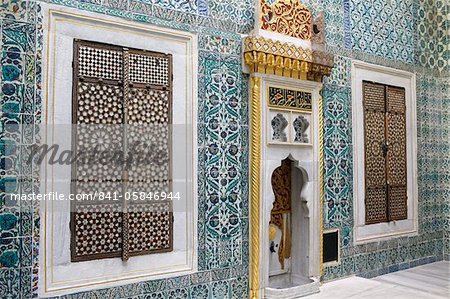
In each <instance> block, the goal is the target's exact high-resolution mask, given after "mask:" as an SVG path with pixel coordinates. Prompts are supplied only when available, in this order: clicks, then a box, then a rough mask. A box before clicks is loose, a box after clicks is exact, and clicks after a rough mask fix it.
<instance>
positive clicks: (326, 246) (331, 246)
mask: <svg viewBox="0 0 450 299" xmlns="http://www.w3.org/2000/svg"><path fill="white" fill-rule="evenodd" d="M338 238H339V234H338V231H333V232H327V233H324V234H323V262H324V263H328V262H337V261H338V259H339V257H338V256H339V255H338V251H339V248H338V244H339V241H338Z"/></svg>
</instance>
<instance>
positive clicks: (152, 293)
mask: <svg viewBox="0 0 450 299" xmlns="http://www.w3.org/2000/svg"><path fill="white" fill-rule="evenodd" d="M440 1H441V2H440ZM442 1H443V0H438V1H425V0H408V1H400V0H391V1H388V2H386V1H380V0H377V1H372V2H367V1H361V0H322V1H305V4H307V5H308V4H311V5H312V8H313V12H314V14H316V13H317V12H318V11H320V10H321V9H322V8H325V16H326V23H327V25H326V26H327V27H326V28H327V32H326V34H327V42H328V48H329V50H330V51H332V52H334V53H335V54H336V55H337V57H336V67H335V68H334V70H333V73H332V75H331V77H330V78H327V79H326V84H325V88H324V91H323V95H324V111H323V113H324V120H325V122H324V124H325V127H324V143H325V144H324V148H325V152H324V154H325V166H324V167H325V169H324V172H325V186H324V191H325V192H324V194H325V202H324V207H323V209H324V226H325V228H334V227H338V228H341V236H342V242H341V246H342V248H341V249H342V252H341V253H342V258H343V259H342V263H341V264H340V265H338V266H334V267H327V268H325V272H324V279H325V280H329V279H333V278H337V277H342V276H346V275H350V274H359V275H363V276H366V277H371V276H375V275H379V274H383V273H386V272H390V271H395V270H398V269H403V268H408V267H411V266H414V265H418V264H422V263H427V262H430V261H434V260H436V259H441V258H442V253H443V247H445V251H444V252H445V254H444V256H446V257H447V258H448V257H449V254H450V239H449V236H450V230H449V223H450V219H449V216H448V215H449V210H450V199H449V195H450V185H449V184H448V183H447V184H445V183H443V182H449V181H450V174H449V172H448V169H449V168H450V167H449V165H448V164H449V161H450V158H449V150H450V149H449V142H448V140H449V135H448V134H449V133H448V127H449V115H448V110H449V108H450V107H449V102H450V99H449V90H450V84H449V81H448V78H447V79H443V78H442V77H443V74H444V73H441V71H443V70H445V68H446V67H448V65H447V62H446V61H447V60H449V59H450V55H448V53H449V51H448V48H447V52H446V51H445V50H441V48H442V47H440V46H439V45H440V44H445V43H446V42H447V44H448V42H449V41H450V39H449V36H448V35H447V36H445V34H444V35H442V34H441V33H440V32H436V31H437V30H435V29H436V26H437V25H436V24H442V26H444V24H445V26H448V23H449V21H448V20H447V21H445V20H444V21H442V22H441V21H439V20H440V19H441V18H440V17H439V16H441V15H442V16H445V15H446V14H445V13H444V12H442V13H437V14H436V12H437V11H439V12H441V11H442V10H441V8H442V7H445V6H443V4H442V3H443V2H442ZM52 2H53V3H57V4H61V5H66V6H71V7H78V8H79V9H82V10H88V11H95V12H100V13H104V14H109V15H115V16H121V17H125V18H127V19H132V20H137V21H140V22H148V23H152V24H158V25H161V26H168V27H171V28H178V29H181V30H190V31H194V32H198V33H199V82H198V83H199V92H198V106H199V108H198V116H199V121H198V136H199V138H198V147H199V152H198V156H199V165H198V169H199V175H198V184H199V185H198V195H199V197H198V199H199V207H198V209H199V213H198V215H199V223H198V239H199V258H198V263H199V270H200V271H199V272H198V273H196V274H193V275H189V276H182V277H178V278H173V279H166V280H157V281H149V282H145V283H139V284H131V285H126V286H123V287H116V288H109V289H104V290H97V291H92V292H87V293H81V294H77V295H74V296H65V297H67V298H186V297H187V296H188V295H190V296H191V298H208V296H210V297H212V298H239V299H241V298H245V297H246V294H247V290H248V256H249V253H248V250H249V244H248V241H249V239H248V212H249V211H248V98H247V97H248V94H247V84H248V78H247V77H246V75H243V74H242V70H241V61H240V59H241V58H240V55H241V44H240V35H239V33H247V32H249V31H250V29H251V28H252V27H253V22H254V17H253V15H254V7H253V2H254V1H251V0H228V1H219V0H195V1H178V0H129V1H122V0H80V1H75V0H52ZM429 3H432V5H430V4H429ZM0 8H1V14H0V17H1V25H0V26H1V30H0V34H1V37H0V40H1V44H0V46H1V49H0V50H1V59H2V68H3V70H2V76H1V78H0V80H1V82H0V85H1V98H2V101H1V106H2V107H1V114H0V117H1V127H0V135H1V142H0V151H1V160H0V161H1V166H2V167H1V170H0V171H1V173H0V174H1V178H0V191H2V193H1V200H2V202H1V204H0V209H1V210H0V212H1V213H0V263H1V267H0V291H1V294H2V296H3V297H5V298H30V297H31V296H32V294H33V295H34V296H35V297H36V291H37V281H38V276H37V271H38V261H37V255H38V241H39V236H38V225H39V218H38V214H37V211H36V209H35V207H29V206H27V205H25V204H23V205H22V206H6V205H5V204H4V198H5V196H6V194H7V193H8V192H22V193H29V192H33V191H34V192H37V191H38V190H37V187H36V186H37V185H38V177H37V176H36V175H35V169H33V168H31V169H30V168H29V167H24V166H25V165H24V164H23V163H21V160H23V159H24V156H25V154H26V152H27V146H28V145H30V144H32V143H33V142H35V141H36V140H37V139H38V135H37V133H38V132H37V131H35V130H34V129H32V130H31V131H30V130H29V129H27V128H30V127H24V128H20V127H19V126H15V125H14V124H21V123H31V124H32V123H39V122H40V115H41V106H42V105H41V98H40V88H41V86H40V84H41V75H40V59H41V47H42V40H41V33H42V28H41V27H42V23H41V21H40V19H39V15H40V14H39V5H36V2H34V1H20V0H9V1H8V3H7V4H5V3H4V2H2V4H1V5H0ZM447 12H448V11H447ZM393 16H395V21H394V20H393V19H392V17H393ZM436 21H437V22H436ZM433 28H434V29H433ZM444 32H445V31H444ZM447 33H448V32H447ZM350 59H359V60H364V61H368V62H372V63H376V64H381V65H386V66H392V67H396V68H399V69H404V70H409V71H415V72H417V73H418V76H417V95H418V99H417V105H418V108H417V110H418V120H417V121H418V135H419V136H418V140H419V149H418V150H419V157H418V167H419V169H420V171H419V201H420V204H419V215H420V235H419V236H418V237H411V238H407V237H402V238H397V239H394V240H392V241H390V242H379V243H378V242H377V243H371V244H368V245H363V246H354V245H353V240H352V226H353V210H352V207H353V198H352V192H353V190H352V188H353V187H352V146H353V144H352V140H351V128H352V124H351V109H352V107H351V86H350V82H351V78H350V77H349V76H350V71H349V70H350V61H351V60H350ZM430 59H431V60H430ZM442 61H444V62H442ZM445 82H446V83H447V84H444V83H445ZM444 87H445V88H444ZM7 124H13V125H12V126H8V128H11V129H10V130H12V131H8V130H6V125H7ZM446 124H447V125H446ZM14 128H17V129H14ZM31 128H33V127H32V126H31ZM445 140H447V142H445ZM443 141H444V142H443ZM5 145H8V147H6V146H5ZM6 149H8V151H7V152H6ZM444 158H445V159H444ZM443 161H445V163H443ZM440 165H442V167H439V166H440ZM445 165H447V166H446V167H445ZM444 179H445V180H444ZM8 188H9V190H8ZM20 212H22V213H20ZM444 213H445V214H444ZM444 231H445V236H446V238H443V233H444ZM444 241H445V244H446V246H443V242H444ZM144 295H145V296H144Z"/></svg>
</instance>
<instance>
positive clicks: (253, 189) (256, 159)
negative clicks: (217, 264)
mask: <svg viewBox="0 0 450 299" xmlns="http://www.w3.org/2000/svg"><path fill="white" fill-rule="evenodd" d="M250 89H251V103H250V106H251V114H250V126H251V130H250V132H251V135H250V208H251V210H250V221H251V223H250V232H251V249H250V298H251V299H258V298H259V279H260V277H259V274H260V263H259V251H260V238H259V232H260V230H259V229H260V214H259V213H260V210H261V208H260V207H261V199H260V187H261V78H259V77H257V76H255V77H251V78H250Z"/></svg>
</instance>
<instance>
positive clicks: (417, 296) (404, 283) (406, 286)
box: [303, 262, 450, 299]
mask: <svg viewBox="0 0 450 299" xmlns="http://www.w3.org/2000/svg"><path fill="white" fill-rule="evenodd" d="M303 298H305V299H325V298H327V299H348V298H354V299H365V298H367V299H449V298H450V262H437V263H432V264H428V265H424V266H419V267H415V268H412V269H408V270H404V271H398V272H394V273H390V274H386V275H382V276H378V277H376V278H373V279H365V278H361V277H349V278H345V279H341V280H336V281H332V282H329V283H325V284H323V285H322V286H321V287H320V293H318V294H314V295H311V296H306V297H303Z"/></svg>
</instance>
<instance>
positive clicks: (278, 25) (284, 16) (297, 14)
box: [260, 0, 312, 40]
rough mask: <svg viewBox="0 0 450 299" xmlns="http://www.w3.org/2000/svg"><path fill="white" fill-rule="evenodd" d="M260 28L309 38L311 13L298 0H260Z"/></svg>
mask: <svg viewBox="0 0 450 299" xmlns="http://www.w3.org/2000/svg"><path fill="white" fill-rule="evenodd" d="M260 5H261V29H264V30H268V31H273V32H277V33H281V34H284V35H287V36H292V37H296V38H300V39H306V40H310V39H311V29H312V28H311V26H312V15H311V12H310V11H309V10H308V8H306V7H305V6H303V5H301V4H300V3H299V1H298V0H278V1H274V2H273V1H267V0H261V1H260Z"/></svg>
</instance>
